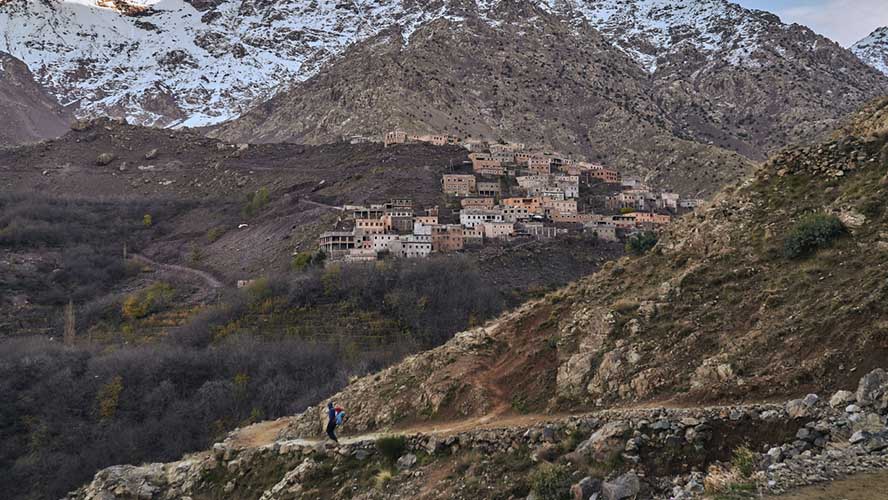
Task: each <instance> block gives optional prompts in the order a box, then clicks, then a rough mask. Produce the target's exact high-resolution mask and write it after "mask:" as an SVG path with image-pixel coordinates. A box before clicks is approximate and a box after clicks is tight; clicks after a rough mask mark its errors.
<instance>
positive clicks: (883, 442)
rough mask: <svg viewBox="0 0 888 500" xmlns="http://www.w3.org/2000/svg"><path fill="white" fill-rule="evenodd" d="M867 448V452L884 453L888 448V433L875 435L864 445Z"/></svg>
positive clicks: (883, 432)
mask: <svg viewBox="0 0 888 500" xmlns="http://www.w3.org/2000/svg"><path fill="white" fill-rule="evenodd" d="M863 447H864V448H866V451H868V452H870V453H874V452H877V451H882V450H884V449H885V448H888V431H882V432H879V433H878V434H873V435H871V436H870V437H869V439H867V440H866V442H865V444H864V445H863Z"/></svg>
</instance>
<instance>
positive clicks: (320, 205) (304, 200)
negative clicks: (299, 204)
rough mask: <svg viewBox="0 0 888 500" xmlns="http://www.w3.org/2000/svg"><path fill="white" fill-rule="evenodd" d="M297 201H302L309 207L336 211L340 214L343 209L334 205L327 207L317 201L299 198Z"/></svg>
mask: <svg viewBox="0 0 888 500" xmlns="http://www.w3.org/2000/svg"><path fill="white" fill-rule="evenodd" d="M299 201H303V202H305V203H308V204H309V205H314V206H316V207H321V208H329V209H330V210H336V211H338V212H342V211H343V210H344V209H343V207H337V206H335V205H328V204H326V203H321V202H319V201H314V200H310V199H308V198H300V200H299Z"/></svg>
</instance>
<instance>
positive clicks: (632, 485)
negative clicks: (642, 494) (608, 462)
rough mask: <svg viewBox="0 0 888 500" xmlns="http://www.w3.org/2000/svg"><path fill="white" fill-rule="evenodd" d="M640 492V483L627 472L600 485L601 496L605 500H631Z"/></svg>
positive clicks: (634, 476)
mask: <svg viewBox="0 0 888 500" xmlns="http://www.w3.org/2000/svg"><path fill="white" fill-rule="evenodd" d="M639 491H641V481H639V480H638V476H636V475H635V474H633V473H631V472H629V473H626V474H623V475H622V476H620V477H618V478H616V479H614V480H613V481H606V482H604V483H602V485H601V495H602V497H603V498H604V499H605V500H623V499H624V498H633V497H635V496H636V495H638V492H639Z"/></svg>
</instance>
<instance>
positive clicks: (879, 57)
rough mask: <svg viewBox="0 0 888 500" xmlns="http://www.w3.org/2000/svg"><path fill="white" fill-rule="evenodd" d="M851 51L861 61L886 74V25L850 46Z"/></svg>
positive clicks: (887, 43) (887, 56) (887, 70)
mask: <svg viewBox="0 0 888 500" xmlns="http://www.w3.org/2000/svg"><path fill="white" fill-rule="evenodd" d="M851 52H854V53H855V54H857V57H859V58H860V60H861V61H863V62H865V63H867V64H869V65H870V66H872V67H874V68H876V69H877V70H879V71H881V72H882V73H884V74H886V75H888V27H884V28H879V29H877V30H876V31H873V32H872V33H871V34H870V35H869V36H868V37H866V38H864V39H863V40H861V41H859V42H857V43H855V44H854V45H853V46H851Z"/></svg>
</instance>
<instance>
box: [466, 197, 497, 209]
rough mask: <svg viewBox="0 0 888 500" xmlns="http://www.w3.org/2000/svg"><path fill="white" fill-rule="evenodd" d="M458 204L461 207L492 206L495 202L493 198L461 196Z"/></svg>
mask: <svg viewBox="0 0 888 500" xmlns="http://www.w3.org/2000/svg"><path fill="white" fill-rule="evenodd" d="M459 204H460V206H462V208H493V207H494V205H496V202H495V201H494V199H493V198H463V199H461V200H460V201H459Z"/></svg>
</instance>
